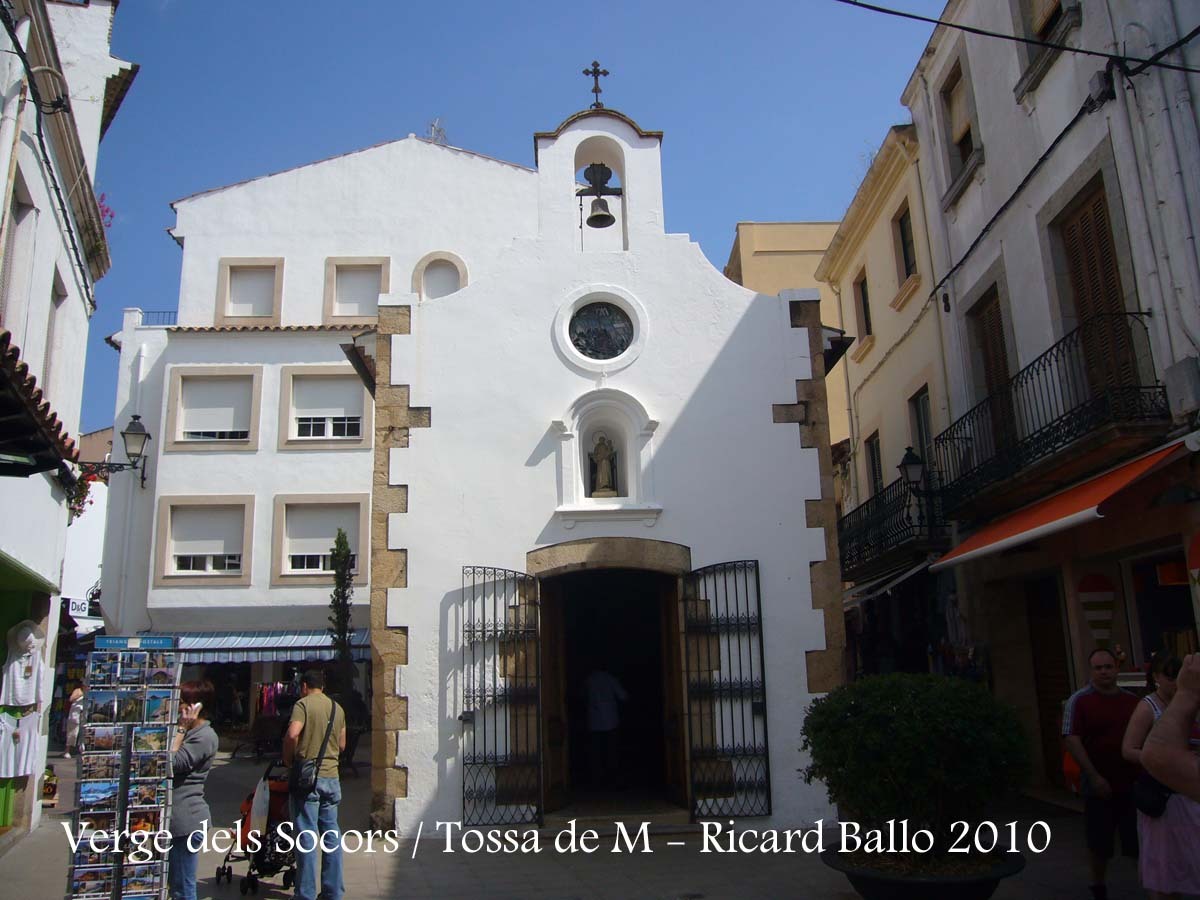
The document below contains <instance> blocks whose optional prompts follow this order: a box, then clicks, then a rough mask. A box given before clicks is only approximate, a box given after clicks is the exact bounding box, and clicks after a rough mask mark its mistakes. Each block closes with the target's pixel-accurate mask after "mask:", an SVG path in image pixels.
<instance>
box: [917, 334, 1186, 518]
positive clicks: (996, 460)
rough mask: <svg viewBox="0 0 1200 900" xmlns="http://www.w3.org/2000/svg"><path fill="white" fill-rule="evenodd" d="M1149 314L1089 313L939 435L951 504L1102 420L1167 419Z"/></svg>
mask: <svg viewBox="0 0 1200 900" xmlns="http://www.w3.org/2000/svg"><path fill="white" fill-rule="evenodd" d="M1145 319H1146V314H1144V313H1121V314H1119V315H1108V314H1105V315H1097V316H1093V317H1091V318H1090V319H1088V320H1086V321H1085V322H1084V323H1083V324H1082V325H1080V326H1079V327H1078V328H1076V329H1074V330H1073V331H1071V332H1070V333H1069V334H1067V336H1066V337H1064V338H1063V339H1062V340H1060V341H1059V342H1058V343H1056V344H1054V345H1053V346H1051V347H1050V349H1048V350H1047V351H1046V352H1045V353H1043V354H1042V355H1041V356H1039V357H1038V358H1037V359H1035V360H1034V361H1033V362H1031V363H1030V364H1029V365H1027V366H1026V367H1025V368H1023V369H1022V370H1021V371H1020V372H1018V373H1017V374H1016V375H1015V376H1014V377H1013V378H1012V379H1010V380H1009V381H1008V382H1007V384H1005V385H1003V386H1001V388H1000V389H999V390H996V391H994V392H993V393H992V394H990V395H989V396H988V397H986V398H985V399H984V400H983V401H982V402H981V403H979V404H978V405H976V406H975V407H974V408H973V409H971V410H969V411H968V412H967V413H965V414H964V415H963V416H961V417H960V418H958V419H957V420H956V421H955V422H954V423H953V424H951V425H950V427H949V428H947V429H946V430H945V431H943V432H942V433H941V434H939V435H938V436H937V437H936V438H934V441H933V443H934V449H935V451H936V454H937V469H938V472H939V473H940V475H941V478H942V483H943V485H944V493H943V503H944V504H945V507H946V509H947V510H948V511H953V510H954V509H955V508H956V507H957V506H959V505H961V504H962V503H964V502H966V501H967V500H969V499H971V498H972V497H973V496H975V495H976V494H977V493H979V492H980V491H982V490H983V489H984V488H986V487H988V486H989V485H992V484H995V483H997V482H1000V481H1004V480H1006V479H1008V478H1011V477H1013V476H1014V475H1016V473H1018V472H1020V471H1021V470H1022V469H1025V468H1028V467H1029V466H1031V465H1033V464H1034V463H1036V462H1038V461H1039V460H1041V459H1045V458H1046V457H1049V456H1051V455H1053V454H1055V453H1057V452H1059V451H1060V450H1062V449H1063V448H1065V447H1067V446H1068V445H1070V444H1071V443H1072V442H1073V441H1076V440H1078V439H1079V438H1081V437H1084V436H1085V435H1088V434H1090V433H1091V432H1093V431H1095V430H1096V429H1098V428H1100V427H1102V426H1105V425H1110V424H1131V425H1132V424H1139V423H1151V422H1169V421H1170V419H1171V413H1170V410H1169V408H1168V406H1167V394H1166V390H1165V388H1164V387H1163V386H1162V385H1161V384H1159V383H1158V379H1157V376H1156V375H1155V371H1154V361H1153V359H1152V358H1151V355H1150V334H1149V331H1148V329H1147V327H1146V322H1145Z"/></svg>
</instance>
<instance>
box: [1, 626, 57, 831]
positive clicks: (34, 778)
mask: <svg viewBox="0 0 1200 900" xmlns="http://www.w3.org/2000/svg"><path fill="white" fill-rule="evenodd" d="M32 616H33V610H32V608H31V606H30V604H28V603H26V604H24V605H20V604H11V605H9V604H0V638H2V639H3V646H2V647H0V654H2V655H0V835H3V834H5V833H7V832H8V831H9V830H11V829H12V828H13V827H14V826H19V827H21V828H23V829H24V828H29V827H32V825H33V824H34V821H33V820H34V819H35V818H36V816H35V815H34V810H35V809H37V808H40V790H41V778H40V776H41V774H42V771H43V769H44V767H45V760H46V742H45V737H44V732H45V727H44V726H45V722H44V721H43V720H44V716H45V715H46V712H47V707H48V705H49V690H50V682H51V677H52V676H51V673H50V671H49V669H48V667H47V665H46V662H45V660H46V619H45V618H44V617H42V618H41V620H40V621H39V620H37V619H35V618H33V617H32Z"/></svg>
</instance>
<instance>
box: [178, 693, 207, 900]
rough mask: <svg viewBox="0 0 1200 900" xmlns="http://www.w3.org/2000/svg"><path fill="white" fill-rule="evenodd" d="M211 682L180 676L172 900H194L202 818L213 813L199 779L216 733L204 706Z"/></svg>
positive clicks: (202, 778) (201, 835)
mask: <svg viewBox="0 0 1200 900" xmlns="http://www.w3.org/2000/svg"><path fill="white" fill-rule="evenodd" d="M213 696H214V691H213V686H212V682H211V681H185V682H184V683H183V684H181V685H180V686H179V724H178V725H177V726H176V727H175V733H174V735H173V737H172V740H171V754H172V756H171V765H172V776H173V785H174V789H175V796H174V801H173V803H172V806H171V855H170V857H169V863H170V872H169V882H170V885H169V886H170V893H171V900H196V863H197V862H199V860H200V851H201V849H202V847H201V843H202V841H203V830H202V829H203V828H204V823H205V822H208V821H209V820H210V819H211V818H212V813H211V812H210V811H209V809H208V801H206V800H205V799H204V782H205V780H207V778H208V772H209V770H210V769H211V768H212V763H213V760H214V759H215V758H216V756H217V733H216V732H215V731H213V729H212V725H211V724H210V723H209V721H208V719H206V718H204V711H205V709H206V708H208V709H211V708H212V704H213Z"/></svg>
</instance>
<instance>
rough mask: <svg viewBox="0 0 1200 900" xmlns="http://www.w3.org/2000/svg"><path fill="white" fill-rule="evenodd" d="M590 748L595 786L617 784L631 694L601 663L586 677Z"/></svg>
mask: <svg viewBox="0 0 1200 900" xmlns="http://www.w3.org/2000/svg"><path fill="white" fill-rule="evenodd" d="M583 687H584V691H585V693H586V695H587V727H588V745H589V746H588V750H589V760H590V763H591V773H592V783H593V786H594V787H603V788H616V787H618V786H619V785H618V776H619V773H620V758H621V708H620V704H622V703H627V702H628V701H629V694H628V693H627V692H626V690H625V688H624V687H622V686H621V682H620V681H618V680H617V678H616V676H615V675H613V674H612V673H611V672H609V671H608V670H607V669H605V668H604V667H603V666H597V667H596V668H594V669H592V671H591V673H590V674H589V675H588V676H587V678H585V679H584V682H583Z"/></svg>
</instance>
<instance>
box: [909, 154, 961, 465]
mask: <svg viewBox="0 0 1200 900" xmlns="http://www.w3.org/2000/svg"><path fill="white" fill-rule="evenodd" d="M900 152H901V153H902V154H903V155H904V158H905V160H907V162H908V164H909V165H910V166H912V167H913V168H914V169H916V170H917V202H918V203H919V204H920V205H921V219H922V221H925V218H926V215H925V214H926V209H925V184H924V182H923V181H921V167H920V164H919V162H918V160H919V159H920V157H919V156H916V155H914V154H912V153H910V152H909V149H908V147H907V146H905V144H904V143H903V141H902V142H900ZM925 239H926V241H928V239H929V226H928V225H926V226H925ZM929 265H930V266H932V265H933V254H932V253H930V254H929ZM929 277H930V278H931V279H934V281H933V283H934V284H937V276H936V275H935V274H934V273H933V272H930V273H929ZM933 302H934V303H937V298H936V297H935V298H934V300H933ZM934 319H935V320H936V321H937V342H938V361H939V362H940V363H941V369H942V404H943V408H944V409H945V412H946V425H947V426H949V424H950V423H951V422H953V421H954V406H953V401H952V400H951V399H950V370H949V368H948V367H947V365H946V336H945V333H944V331H943V326H942V317H941V316H940V315H937V314H936V312H935V314H934ZM925 462H926V464H927V465H928V464H931V463H932V462H933V461H932V460H928V459H927V460H925Z"/></svg>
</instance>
